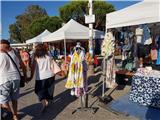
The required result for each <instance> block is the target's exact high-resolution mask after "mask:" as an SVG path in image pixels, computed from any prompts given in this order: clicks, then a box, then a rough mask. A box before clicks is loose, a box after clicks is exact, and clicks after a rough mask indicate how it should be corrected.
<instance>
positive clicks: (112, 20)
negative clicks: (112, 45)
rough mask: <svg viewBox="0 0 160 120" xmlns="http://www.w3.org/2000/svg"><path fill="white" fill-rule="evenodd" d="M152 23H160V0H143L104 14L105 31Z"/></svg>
mask: <svg viewBox="0 0 160 120" xmlns="http://www.w3.org/2000/svg"><path fill="white" fill-rule="evenodd" d="M154 22H160V0H144V1H142V2H139V3H137V4H134V5H132V6H129V7H126V8H124V9H122V10H118V11H115V12H112V13H109V14H106V30H107V29H108V28H118V27H124V26H131V25H139V24H145V23H154Z"/></svg>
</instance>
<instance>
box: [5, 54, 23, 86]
mask: <svg viewBox="0 0 160 120" xmlns="http://www.w3.org/2000/svg"><path fill="white" fill-rule="evenodd" d="M5 53H6V54H7V55H8V57H9V58H10V59H11V61H12V63H13V64H14V66H15V67H16V69H17V71H18V73H19V76H20V87H24V86H25V81H24V79H25V78H24V76H22V75H21V73H20V71H19V69H18V67H17V65H16V63H15V62H14V60H13V59H12V57H11V56H10V55H9V54H8V53H7V52H5Z"/></svg>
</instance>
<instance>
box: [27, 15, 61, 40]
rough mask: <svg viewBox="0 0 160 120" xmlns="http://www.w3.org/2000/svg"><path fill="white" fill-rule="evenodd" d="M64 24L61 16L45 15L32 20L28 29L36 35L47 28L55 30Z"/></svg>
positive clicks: (33, 35) (51, 30)
mask: <svg viewBox="0 0 160 120" xmlns="http://www.w3.org/2000/svg"><path fill="white" fill-rule="evenodd" d="M61 26H62V20H61V19H60V18H59V17H56V16H55V17H43V18H40V19H38V20H35V21H33V22H32V24H31V25H30V26H29V29H28V31H29V32H30V34H31V35H32V37H35V36H37V35H39V34H40V33H42V32H43V31H44V30H45V29H47V30H48V31H50V32H54V31H56V30H57V29H59V28H60V27H61Z"/></svg>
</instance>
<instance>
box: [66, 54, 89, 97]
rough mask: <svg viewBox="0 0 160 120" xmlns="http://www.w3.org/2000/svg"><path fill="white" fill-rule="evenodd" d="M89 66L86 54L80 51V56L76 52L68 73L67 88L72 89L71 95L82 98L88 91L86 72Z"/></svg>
mask: <svg viewBox="0 0 160 120" xmlns="http://www.w3.org/2000/svg"><path fill="white" fill-rule="evenodd" d="M86 65H87V64H85V56H84V52H83V51H80V53H79V54H78V52H77V51H74V53H73V55H72V57H71V62H70V67H69V73H68V79H67V82H66V85H65V87H66V88H68V89H72V91H71V95H76V96H77V97H78V96H81V95H83V94H85V93H86V91H87V82H86V81H87V80H86V76H87V74H86V71H87V66H86Z"/></svg>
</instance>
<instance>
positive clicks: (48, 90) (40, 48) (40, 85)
mask: <svg viewBox="0 0 160 120" xmlns="http://www.w3.org/2000/svg"><path fill="white" fill-rule="evenodd" d="M51 64H52V58H51V57H50V56H49V55H48V52H47V49H46V47H45V46H44V45H43V44H39V45H37V46H36V49H35V53H34V60H33V65H31V66H32V68H31V79H32V78H33V75H34V72H35V80H36V83H35V93H36V94H37V96H38V98H39V100H40V101H41V103H42V105H43V107H42V111H44V108H45V107H46V106H48V101H49V100H53V91H54V81H55V78H54V74H53V72H52V70H51Z"/></svg>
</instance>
